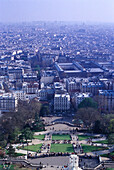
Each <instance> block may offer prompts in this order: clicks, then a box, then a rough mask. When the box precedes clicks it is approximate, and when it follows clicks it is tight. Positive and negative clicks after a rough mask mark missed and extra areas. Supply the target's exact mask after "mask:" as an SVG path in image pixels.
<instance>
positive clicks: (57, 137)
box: [52, 134, 71, 140]
mask: <svg viewBox="0 0 114 170" xmlns="http://www.w3.org/2000/svg"><path fill="white" fill-rule="evenodd" d="M52 140H71V137H70V135H59V134H53V135H52Z"/></svg>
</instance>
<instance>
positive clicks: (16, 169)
mask: <svg viewBox="0 0 114 170" xmlns="http://www.w3.org/2000/svg"><path fill="white" fill-rule="evenodd" d="M6 167H7V165H6ZM20 169H21V170H31V168H20V167H19V166H17V165H11V166H10V168H9V169H8V170H20ZM0 170H3V165H0ZM33 170H35V168H34V169H33Z"/></svg>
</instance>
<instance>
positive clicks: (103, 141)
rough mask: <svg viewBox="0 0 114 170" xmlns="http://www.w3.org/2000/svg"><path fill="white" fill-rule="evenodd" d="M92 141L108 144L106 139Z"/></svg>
mask: <svg viewBox="0 0 114 170" xmlns="http://www.w3.org/2000/svg"><path fill="white" fill-rule="evenodd" d="M93 143H101V144H109V143H108V140H101V141H96V142H93Z"/></svg>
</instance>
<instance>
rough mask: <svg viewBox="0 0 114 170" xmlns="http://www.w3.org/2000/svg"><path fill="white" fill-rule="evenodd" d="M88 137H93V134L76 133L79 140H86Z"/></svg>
mask: <svg viewBox="0 0 114 170" xmlns="http://www.w3.org/2000/svg"><path fill="white" fill-rule="evenodd" d="M88 138H91V139H92V138H95V137H94V136H87V135H78V139H79V141H81V140H86V139H88Z"/></svg>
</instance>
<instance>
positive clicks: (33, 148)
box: [22, 144, 42, 152]
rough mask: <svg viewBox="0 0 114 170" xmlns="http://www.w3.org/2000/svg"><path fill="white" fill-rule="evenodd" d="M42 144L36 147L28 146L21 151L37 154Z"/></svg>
mask: <svg viewBox="0 0 114 170" xmlns="http://www.w3.org/2000/svg"><path fill="white" fill-rule="evenodd" d="M41 147H42V144H37V145H29V146H25V147H24V148H22V149H23V150H27V148H28V151H33V152H37V151H38V150H41Z"/></svg>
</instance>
